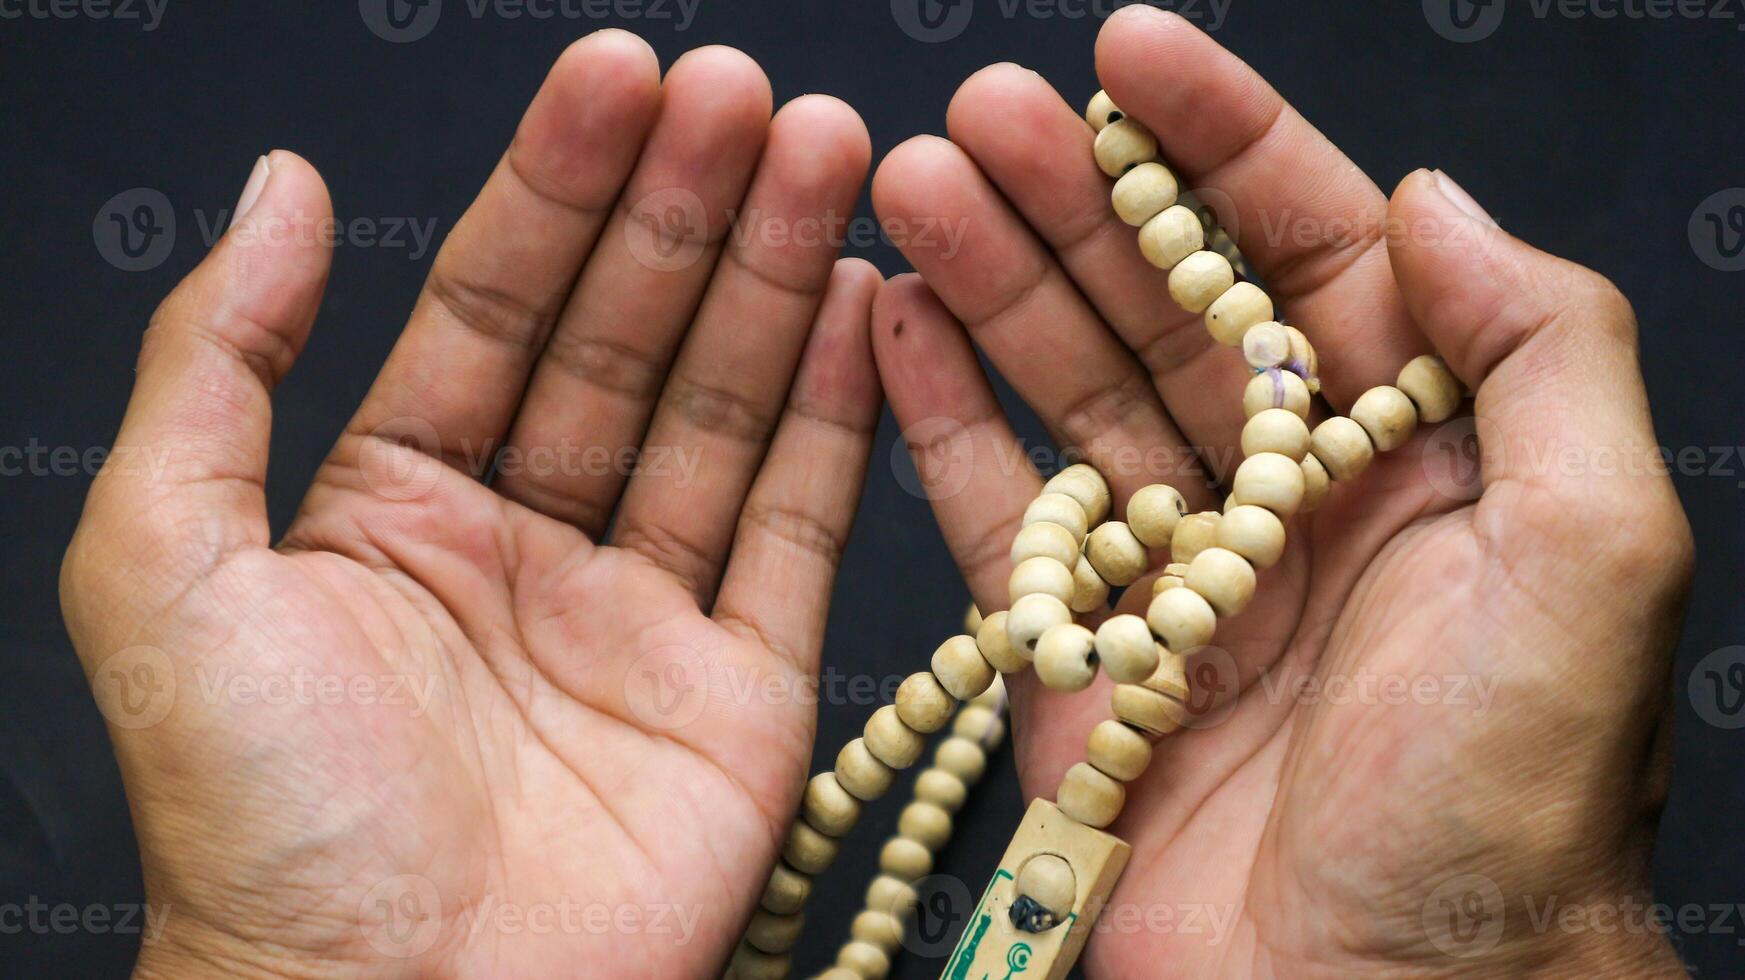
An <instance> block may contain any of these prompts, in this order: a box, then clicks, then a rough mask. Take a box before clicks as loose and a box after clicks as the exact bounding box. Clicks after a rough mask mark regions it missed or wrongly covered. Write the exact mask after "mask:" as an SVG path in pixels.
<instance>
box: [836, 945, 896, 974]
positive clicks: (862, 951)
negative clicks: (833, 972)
mask: <svg viewBox="0 0 1745 980" xmlns="http://www.w3.org/2000/svg"><path fill="white" fill-rule="evenodd" d="M836 965H837V966H840V967H842V968H843V969H845V970H853V971H854V973H855V975H856V976H859V977H864V978H866V980H881V978H882V977H885V976H888V975H889V974H890V972H891V958H890V957H889V956H886V955H885V951H884V950H882V949H879V948H878V947H877V946H874V945H873V944H872V943H865V942H861V941H860V940H858V939H856V940H853V941H852V942H849V943H846V944H844V945H843V947H842V948H841V949H839V950H837V951H836Z"/></svg>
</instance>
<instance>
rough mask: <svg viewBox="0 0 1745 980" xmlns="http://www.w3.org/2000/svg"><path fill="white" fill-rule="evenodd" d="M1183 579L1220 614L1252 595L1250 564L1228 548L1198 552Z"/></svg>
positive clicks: (1231, 611) (1242, 605) (1230, 611)
mask: <svg viewBox="0 0 1745 980" xmlns="http://www.w3.org/2000/svg"><path fill="white" fill-rule="evenodd" d="M1293 465H1294V464H1293ZM1183 581H1184V582H1185V583H1186V584H1187V587H1188V588H1189V589H1192V590H1193V591H1195V592H1198V593H1199V594H1200V595H1202V596H1204V597H1205V599H1206V601H1207V602H1209V603H1211V604H1212V608H1213V609H1215V610H1217V612H1218V615H1220V616H1234V615H1236V614H1237V613H1239V612H1241V611H1242V610H1244V609H1246V608H1247V607H1248V601H1249V600H1250V599H1253V598H1254V566H1253V565H1250V564H1249V563H1248V559H1246V558H1243V557H1242V556H1241V555H1239V554H1237V553H1236V552H1234V551H1231V550H1230V549H1228V548H1207V549H1206V550H1205V551H1202V552H1200V553H1199V555H1198V556H1197V557H1196V558H1194V561H1193V564H1191V565H1189V566H1188V574H1187V577H1186V578H1185V579H1183Z"/></svg>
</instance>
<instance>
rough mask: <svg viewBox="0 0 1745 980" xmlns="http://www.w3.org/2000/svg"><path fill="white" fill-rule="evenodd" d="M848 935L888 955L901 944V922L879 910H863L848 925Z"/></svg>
mask: <svg viewBox="0 0 1745 980" xmlns="http://www.w3.org/2000/svg"><path fill="white" fill-rule="evenodd" d="M848 934H849V935H850V936H852V937H854V938H855V939H858V940H860V941H861V942H863V943H871V944H872V945H874V946H877V947H878V948H879V949H880V950H882V951H883V952H885V953H887V954H889V953H892V952H895V951H896V948H897V947H898V946H901V945H902V944H903V920H901V919H899V918H897V917H896V916H894V915H892V914H891V913H889V912H885V911H881V910H879V909H863V910H861V912H860V914H858V915H856V916H855V917H854V922H852V923H851V924H850V925H849V927H848Z"/></svg>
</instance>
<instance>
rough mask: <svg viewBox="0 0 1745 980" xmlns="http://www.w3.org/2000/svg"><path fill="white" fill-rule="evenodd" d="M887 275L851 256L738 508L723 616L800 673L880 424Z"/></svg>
mask: <svg viewBox="0 0 1745 980" xmlns="http://www.w3.org/2000/svg"><path fill="white" fill-rule="evenodd" d="M881 279H882V277H881V276H880V275H879V272H878V270H877V269H876V268H874V267H873V266H872V265H871V263H868V262H865V261H863V260H861V259H842V260H840V261H838V262H837V263H836V267H835V270H834V272H833V273H832V274H831V276H830V284H829V287H828V288H827V290H826V292H825V296H824V302H823V305H822V306H820V307H819V309H818V323H817V325H816V326H815V327H813V329H812V334H811V337H810V339H809V340H808V341H807V342H806V350H805V353H804V354H803V355H802V356H801V358H800V368H799V373H798V374H797V375H796V376H795V378H794V386H793V392H792V393H791V394H790V395H789V396H788V403H787V407H786V408H785V409H783V413H782V421H781V423H780V425H779V426H778V427H777V428H776V435H775V441H774V442H773V443H772V444H771V445H770V451H769V458H768V460H766V461H765V462H764V465H763V469H762V470H760V471H759V472H758V475H757V482H756V483H755V484H754V485H753V486H752V489H751V494H750V496H749V497H747V499H746V502H745V509H744V511H743V512H742V513H741V514H740V515H739V527H738V530H737V531H736V532H735V536H734V543H733V558H732V560H731V562H729V563H728V566H727V572H726V575H725V577H724V578H723V580H722V583H721V596H720V600H719V601H718V602H717V603H716V604H715V619H716V620H717V621H718V622H721V623H722V624H724V625H727V626H728V627H729V628H738V629H742V630H743V631H745V632H748V633H750V634H751V635H753V636H755V637H757V638H758V639H760V640H761V641H763V642H764V643H766V644H767V645H768V646H769V647H770V649H771V650H773V651H775V652H776V653H778V654H780V655H782V656H783V657H784V658H785V659H787V660H788V662H789V664H790V665H791V666H793V667H794V668H795V669H796V670H799V671H802V672H810V671H813V670H816V669H817V666H818V663H817V661H818V653H819V651H820V650H821V649H822V648H823V644H824V621H825V615H826V613H827V612H828V610H829V604H830V589H831V585H832V583H833V582H834V580H835V577H836V568H837V565H838V563H839V562H840V561H841V560H842V549H843V546H844V543H845V542H846V541H847V540H848V531H849V528H850V526H851V525H852V524H853V523H854V510H855V505H856V504H857V503H858V502H859V500H860V491H861V485H862V483H863V482H864V481H865V478H866V467H867V455H868V453H870V452H871V451H872V435H873V429H874V428H875V427H876V426H877V425H878V420H879V406H880V404H881V401H882V399H881V396H880V394H879V379H878V372H877V371H876V370H875V369H874V367H873V358H872V344H871V339H870V332H869V330H868V329H867V319H868V317H869V316H870V315H871V312H872V302H873V295H874V294H875V293H877V292H878V289H879V283H880V282H881Z"/></svg>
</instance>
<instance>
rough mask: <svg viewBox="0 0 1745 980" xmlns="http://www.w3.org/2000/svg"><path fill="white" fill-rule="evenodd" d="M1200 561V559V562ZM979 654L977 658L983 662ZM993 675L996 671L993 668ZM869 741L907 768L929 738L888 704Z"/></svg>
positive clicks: (874, 720) (882, 757)
mask: <svg viewBox="0 0 1745 980" xmlns="http://www.w3.org/2000/svg"><path fill="white" fill-rule="evenodd" d="M1196 560H1197V559H1196ZM1188 582H1189V584H1192V582H1193V569H1191V568H1190V569H1189V570H1188ZM981 656H982V655H981V654H980V653H978V654H976V659H977V660H980V659H981ZM989 673H992V668H989ZM861 737H862V738H863V739H865V741H866V750H867V751H868V752H871V753H872V754H873V758H875V759H877V760H879V761H880V762H882V763H884V764H885V765H887V766H890V767H891V768H892V769H907V768H909V767H910V766H912V765H914V764H915V760H916V759H919V758H921V753H922V752H925V751H926V750H927V739H926V738H924V737H923V736H922V735H921V733H920V732H918V731H916V730H915V729H913V728H910V727H909V726H908V725H905V724H903V719H902V716H900V715H898V714H897V706H896V705H894V704H887V705H885V706H884V707H882V708H880V709H879V710H877V711H875V712H873V713H872V717H871V718H868V719H867V720H866V731H865V732H864V733H863V734H862V736H861Z"/></svg>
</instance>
